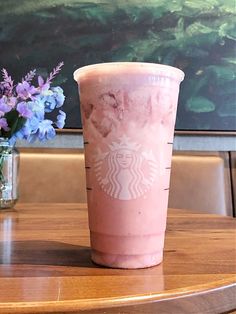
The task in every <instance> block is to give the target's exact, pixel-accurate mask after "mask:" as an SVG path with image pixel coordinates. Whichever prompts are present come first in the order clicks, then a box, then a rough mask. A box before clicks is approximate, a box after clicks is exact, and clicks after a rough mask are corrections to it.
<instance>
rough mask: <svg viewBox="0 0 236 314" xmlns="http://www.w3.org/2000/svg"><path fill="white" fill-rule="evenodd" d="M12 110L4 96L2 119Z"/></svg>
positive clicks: (1, 106)
mask: <svg viewBox="0 0 236 314" xmlns="http://www.w3.org/2000/svg"><path fill="white" fill-rule="evenodd" d="M11 110H12V107H11V106H9V105H8V103H7V97H6V96H3V97H2V98H0V117H3V116H4V115H5V113H7V112H9V111H11Z"/></svg>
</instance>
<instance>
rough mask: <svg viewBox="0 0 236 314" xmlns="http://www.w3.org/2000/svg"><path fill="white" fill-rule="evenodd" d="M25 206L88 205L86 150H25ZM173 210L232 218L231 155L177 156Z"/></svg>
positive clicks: (22, 175)
mask: <svg viewBox="0 0 236 314" xmlns="http://www.w3.org/2000/svg"><path fill="white" fill-rule="evenodd" d="M19 201H21V202H58V203H59V202H63V203H64V202H67V203H70V202H72V203H73V202H86V183H85V169H84V154H83V150H79V149H48V148H47V149H43V148H40V149H35V148H32V149H31V148H29V149H21V150H20V199H19ZM169 207H174V208H186V209H190V210H191V209H192V210H197V211H204V212H207V213H215V214H222V215H232V196H231V189H230V174H229V161H228V155H227V153H224V154H222V153H193V152H175V154H174V156H173V162H172V172H171V185H170V197H169Z"/></svg>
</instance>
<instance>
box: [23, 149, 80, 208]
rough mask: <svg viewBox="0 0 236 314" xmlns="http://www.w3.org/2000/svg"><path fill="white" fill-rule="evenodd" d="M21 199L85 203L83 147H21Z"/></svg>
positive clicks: (25, 200)
mask: <svg viewBox="0 0 236 314" xmlns="http://www.w3.org/2000/svg"><path fill="white" fill-rule="evenodd" d="M19 194H20V198H19V201H20V202H57V203H65V202H66V203H70V202H71V203H76V202H80V203H81V202H86V186H85V168H84V154H83V150H79V149H48V148H47V149H42V148H40V149H35V148H33V149H30V148H29V149H20V184H19Z"/></svg>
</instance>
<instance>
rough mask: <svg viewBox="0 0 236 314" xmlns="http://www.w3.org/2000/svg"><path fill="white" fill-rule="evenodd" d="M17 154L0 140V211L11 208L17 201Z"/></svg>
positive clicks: (3, 139) (4, 139) (3, 140)
mask: <svg viewBox="0 0 236 314" xmlns="http://www.w3.org/2000/svg"><path fill="white" fill-rule="evenodd" d="M18 170H19V152H18V151H17V149H16V148H15V146H14V145H11V144H10V142H9V140H8V139H6V138H0V209H5V208H13V207H14V205H15V204H16V202H17V199H18V172H19V171H18Z"/></svg>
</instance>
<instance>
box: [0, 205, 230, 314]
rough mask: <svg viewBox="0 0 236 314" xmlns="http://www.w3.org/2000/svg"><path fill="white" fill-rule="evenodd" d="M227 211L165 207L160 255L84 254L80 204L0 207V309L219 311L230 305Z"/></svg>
mask: <svg viewBox="0 0 236 314" xmlns="http://www.w3.org/2000/svg"><path fill="white" fill-rule="evenodd" d="M235 226H236V222H235V220H234V219H233V218H229V217H222V216H214V215H207V214H199V213H189V212H187V211H183V210H174V209H173V210H169V215H168V226H167V233H166V242H165V254H164V262H163V263H162V264H161V265H159V266H155V267H152V268H148V269H141V270H119V269H108V268H102V267H99V266H96V265H94V264H93V263H92V262H91V261H90V250H89V231H88V228H87V211H86V207H85V205H78V204H64V205H63V204H52V205H49V204H41V205H40V204H37V205H33V204H28V205H26V204H25V205H24V204H20V205H18V206H17V207H16V210H15V211H2V212H1V213H0V241H1V242H0V261H1V265H0V313H1V314H3V313H11V314H14V313H34V314H35V313H71V312H75V313H78V312H79V313H80V312H85V313H87V314H88V313H89V314H91V313H93V314H101V313H104V314H105V313H106V314H110V313H112V314H113V313H116V314H118V313H119V314H140V313H143V314H151V313H168V314H169V313H170V314H171V313H174V314H178V313H181V314H184V313H187V314H191V313H204V314H206V313H223V312H229V311H233V309H235V308H236V298H235V296H236V285H235V281H236V277H235V270H236V269H235V267H236V266H235V261H236V252H235V249H236V247H235V244H236V243H235V239H236V238H235Z"/></svg>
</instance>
